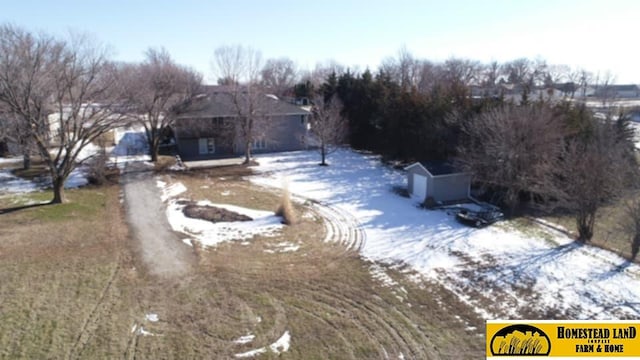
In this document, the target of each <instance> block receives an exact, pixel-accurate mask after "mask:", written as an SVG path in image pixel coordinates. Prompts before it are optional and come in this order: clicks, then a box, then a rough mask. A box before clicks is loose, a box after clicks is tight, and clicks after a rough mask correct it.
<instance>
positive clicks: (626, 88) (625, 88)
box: [605, 84, 640, 91]
mask: <svg viewBox="0 0 640 360" xmlns="http://www.w3.org/2000/svg"><path fill="white" fill-rule="evenodd" d="M605 89H607V90H614V91H638V90H640V88H639V87H638V85H635V84H625V85H608V86H606V87H605Z"/></svg>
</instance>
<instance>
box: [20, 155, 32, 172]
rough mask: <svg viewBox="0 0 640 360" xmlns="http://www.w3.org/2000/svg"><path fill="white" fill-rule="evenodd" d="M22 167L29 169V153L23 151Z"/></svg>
mask: <svg viewBox="0 0 640 360" xmlns="http://www.w3.org/2000/svg"><path fill="white" fill-rule="evenodd" d="M22 168H23V169H24V170H29V169H31V154H29V153H25V154H24V155H22Z"/></svg>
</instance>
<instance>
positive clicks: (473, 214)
mask: <svg viewBox="0 0 640 360" xmlns="http://www.w3.org/2000/svg"><path fill="white" fill-rule="evenodd" d="M456 219H457V220H458V221H459V222H461V223H463V224H465V225H470V226H474V227H477V228H481V227H485V226H487V225H491V224H493V223H494V222H496V221H500V220H504V214H503V213H501V212H500V211H497V210H486V211H471V210H468V209H463V210H460V211H459V212H458V213H456Z"/></svg>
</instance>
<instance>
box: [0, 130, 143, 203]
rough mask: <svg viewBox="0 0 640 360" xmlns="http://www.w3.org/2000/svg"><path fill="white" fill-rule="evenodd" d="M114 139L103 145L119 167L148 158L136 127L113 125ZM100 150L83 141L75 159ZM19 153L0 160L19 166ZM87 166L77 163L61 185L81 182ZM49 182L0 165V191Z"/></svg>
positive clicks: (36, 187) (20, 190) (18, 190)
mask: <svg viewBox="0 0 640 360" xmlns="http://www.w3.org/2000/svg"><path fill="white" fill-rule="evenodd" d="M115 139H116V143H117V145H116V146H114V147H109V148H107V149H106V151H107V154H108V156H109V161H108V162H109V163H110V164H111V165H116V166H118V167H119V168H121V169H122V168H124V166H125V164H126V163H128V162H131V161H149V160H150V159H151V158H150V157H149V155H148V146H147V143H146V141H145V135H144V132H143V131H142V130H141V129H139V128H133V129H116V130H115ZM99 151H101V149H100V147H99V146H97V145H95V144H87V145H86V146H85V147H83V148H82V150H81V151H80V153H79V154H78V157H77V161H85V160H87V159H89V158H91V157H92V156H94V155H96V154H97V153H98V152H99ZM21 162H22V157H11V158H0V164H15V166H19V164H20V163H21ZM86 173H87V168H86V166H84V165H80V166H78V167H77V168H76V169H74V170H73V171H72V172H71V175H69V178H68V179H67V182H66V183H65V188H67V189H72V188H78V187H81V186H85V185H87V184H88V183H89V181H88V180H87V174H86ZM50 186H51V182H50V181H48V180H47V179H43V180H42V181H38V182H34V181H29V180H25V179H22V178H20V177H17V176H15V175H13V174H12V173H11V170H10V169H9V168H5V169H0V194H20V193H28V192H33V191H40V190H44V189H46V188H48V187H50Z"/></svg>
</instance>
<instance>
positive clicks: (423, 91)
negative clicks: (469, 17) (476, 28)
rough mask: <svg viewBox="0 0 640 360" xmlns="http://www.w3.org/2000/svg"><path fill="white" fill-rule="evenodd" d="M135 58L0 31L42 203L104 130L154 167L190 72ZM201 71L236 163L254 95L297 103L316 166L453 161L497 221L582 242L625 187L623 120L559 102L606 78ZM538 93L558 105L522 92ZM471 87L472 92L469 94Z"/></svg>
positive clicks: (453, 66) (424, 66)
mask: <svg viewBox="0 0 640 360" xmlns="http://www.w3.org/2000/svg"><path fill="white" fill-rule="evenodd" d="M145 55H146V56H145V60H144V61H142V62H140V63H118V62H115V61H113V60H111V58H110V57H109V51H108V49H107V48H106V47H104V46H101V45H99V43H98V42H96V41H94V40H93V39H88V38H87V37H84V36H79V35H72V36H70V37H68V38H56V37H52V36H49V35H47V34H44V33H38V34H34V33H31V32H29V31H26V30H24V29H22V28H19V27H16V26H12V25H2V26H1V27H0V114H1V116H0V121H2V127H1V130H2V131H0V136H2V137H4V138H11V139H13V140H14V141H15V143H17V144H19V145H20V147H21V148H22V149H23V152H24V155H25V166H26V165H28V162H29V161H28V160H29V155H30V154H32V153H33V152H35V153H37V154H38V155H39V156H40V157H41V158H42V159H43V160H44V162H45V163H46V164H47V166H48V168H49V172H50V174H51V178H52V182H53V192H54V198H53V202H62V201H64V182H65V181H66V178H67V177H68V176H69V174H70V173H71V171H72V170H73V168H74V167H75V166H77V164H78V163H79V161H81V159H78V156H79V154H80V152H81V151H82V149H83V148H84V147H86V146H87V145H88V144H90V143H91V142H92V141H95V140H96V139H98V138H99V137H100V136H101V135H103V134H104V133H106V132H107V131H109V130H111V129H113V128H115V127H118V126H123V125H124V124H130V123H138V124H140V125H141V126H143V127H144V129H145V132H146V135H147V141H148V143H149V148H150V153H151V157H152V160H155V159H157V154H158V148H159V145H160V140H161V139H162V137H163V136H164V135H165V134H166V132H167V130H168V129H169V128H170V127H171V126H172V125H173V121H174V117H173V116H172V115H173V114H175V113H177V112H180V111H181V110H183V109H184V107H185V106H186V105H188V104H189V103H190V102H191V101H192V100H193V99H194V98H195V96H196V95H198V94H199V93H201V91H202V75H201V74H199V73H198V72H197V71H195V70H193V69H191V68H189V67H187V66H183V65H180V64H177V63H175V62H174V61H173V59H172V58H171V56H170V54H169V53H168V52H167V51H166V50H163V49H149V50H148V51H147V52H146V54H145ZM212 67H213V68H214V70H215V72H216V74H217V75H218V79H217V81H218V83H219V84H223V85H227V86H231V88H233V89H235V96H236V97H235V98H234V103H235V104H237V105H238V106H237V108H238V118H239V119H241V121H242V126H241V129H240V130H242V133H243V136H244V141H245V142H244V145H245V146H244V147H245V153H246V157H247V161H248V160H249V158H250V151H251V143H252V141H253V140H254V138H255V136H257V132H258V131H260V126H259V124H260V116H258V115H257V114H258V113H257V112H255V111H254V110H255V108H256V106H255V105H257V103H255V104H254V103H252V102H253V101H254V99H256V98H258V97H261V96H262V95H263V94H265V93H267V92H268V93H274V94H276V95H278V96H279V97H285V98H286V97H290V98H293V99H295V98H297V99H304V98H306V99H310V101H311V103H310V104H311V105H312V116H311V125H312V129H311V130H312V131H313V132H314V133H315V135H316V136H317V137H318V139H319V141H320V144H321V146H320V149H321V151H320V152H321V155H322V163H323V164H325V157H326V155H328V153H330V152H331V150H332V149H335V146H336V145H339V144H341V143H343V142H346V143H347V144H348V145H350V146H351V147H353V148H355V149H362V150H368V151H374V152H376V153H379V154H382V155H383V156H384V157H385V158H387V159H393V160H399V161H404V162H407V161H414V160H449V161H455V162H456V163H457V164H458V165H459V166H460V167H462V168H464V169H466V170H468V171H470V172H472V173H473V174H474V179H475V181H476V183H477V184H478V185H479V186H480V187H481V188H482V189H483V190H484V191H485V193H486V194H488V195H487V196H490V197H492V198H493V199H492V200H493V201H494V202H496V203H499V204H501V205H503V206H504V207H505V209H507V210H508V211H509V212H510V213H513V214H516V213H518V211H520V210H521V209H522V208H523V207H533V208H540V209H544V210H545V211H551V210H561V211H567V212H571V213H572V214H574V215H575V217H576V225H577V229H578V232H579V238H580V239H581V240H583V241H588V240H589V239H590V238H591V237H592V235H593V224H594V221H595V216H596V214H597V211H598V209H599V208H600V207H601V206H602V205H603V204H605V203H606V202H608V201H611V200H612V199H614V198H616V197H617V196H619V195H620V194H621V193H622V191H624V190H625V189H630V188H633V187H634V186H635V184H634V181H633V179H634V177H635V175H636V170H637V164H636V158H635V147H634V143H633V131H632V130H631V129H630V127H629V123H628V119H627V117H626V116H625V114H624V113H620V114H613V113H608V114H606V115H605V116H604V117H598V116H596V114H594V113H593V112H592V111H591V110H590V109H589V108H587V107H586V106H585V105H584V103H582V102H579V101H572V100H573V97H574V96H575V94H576V93H579V92H580V91H581V89H582V91H583V95H584V91H585V90H584V89H585V88H586V87H587V86H588V85H589V84H593V83H596V84H597V83H610V81H611V76H610V75H609V74H605V76H599V75H595V76H594V75H593V74H591V73H589V72H587V71H585V70H581V69H580V70H572V69H570V68H569V67H566V66H554V65H549V64H546V63H545V62H544V61H542V60H540V59H535V60H529V59H524V58H523V59H517V60H514V61H511V62H506V63H504V64H498V63H497V62H492V63H489V64H481V63H479V62H476V61H471V60H464V59H454V58H452V59H448V60H446V61H444V62H431V61H428V60H421V59H416V58H415V57H413V55H411V54H410V53H409V52H408V51H407V50H405V49H402V50H401V51H400V52H399V53H398V55H397V57H395V58H389V59H386V60H385V61H384V62H383V63H382V65H381V66H380V67H379V69H378V70H377V71H376V72H372V71H370V70H368V69H366V70H364V71H362V72H360V71H355V70H350V69H347V68H345V67H343V66H341V65H339V64H337V63H327V64H323V65H319V66H317V67H316V69H314V70H313V71H310V72H307V73H302V72H301V71H299V70H298V69H297V68H296V66H295V63H294V62H293V61H291V60H290V59H287V58H278V59H268V60H267V61H266V62H263V61H262V58H261V56H260V53H259V52H258V51H255V50H253V49H250V48H244V47H242V46H239V45H238V46H231V47H221V48H219V49H217V50H216V51H215V52H214V55H213V57H212ZM503 83H509V84H513V85H517V86H519V87H520V89H521V94H520V99H518V101H514V99H513V98H506V97H505V96H503V94H501V93H500V92H496V91H494V90H495V89H500V86H499V85H500V84H503ZM557 84H565V85H564V87H558V86H557ZM567 84H569V85H567ZM544 86H551V87H553V88H555V89H557V90H558V91H561V92H562V93H563V95H564V96H565V100H566V101H560V102H557V101H554V102H551V101H548V100H545V99H544V98H542V97H540V98H536V97H535V96H531V91H532V90H533V89H535V88H539V87H544ZM473 87H477V88H479V89H481V90H482V91H483V93H482V94H480V96H473V94H472V89H473ZM252 89H255V94H259V96H258V95H256V96H257V97H256V96H254V95H253V93H254V90H252ZM241 103H242V104H241ZM51 129H55V131H54V132H53V133H52V132H50V131H49V130H51Z"/></svg>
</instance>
